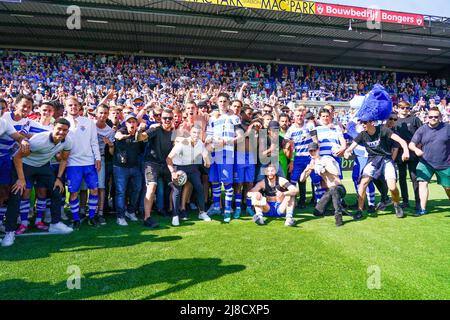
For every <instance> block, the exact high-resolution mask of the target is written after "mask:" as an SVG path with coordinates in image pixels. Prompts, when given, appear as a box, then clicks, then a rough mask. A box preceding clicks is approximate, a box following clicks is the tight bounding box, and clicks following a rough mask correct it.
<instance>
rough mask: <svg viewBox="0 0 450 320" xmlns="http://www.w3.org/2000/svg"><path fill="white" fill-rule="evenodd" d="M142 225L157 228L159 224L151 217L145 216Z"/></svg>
mask: <svg viewBox="0 0 450 320" xmlns="http://www.w3.org/2000/svg"><path fill="white" fill-rule="evenodd" d="M144 226H146V227H149V228H158V227H159V224H158V223H157V222H156V221H155V220H154V219H153V218H152V217H150V218H147V220H144Z"/></svg>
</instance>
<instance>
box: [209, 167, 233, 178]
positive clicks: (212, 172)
mask: <svg viewBox="0 0 450 320" xmlns="http://www.w3.org/2000/svg"><path fill="white" fill-rule="evenodd" d="M233 167H234V166H233V165H232V164H218V163H212V164H211V167H210V168H209V182H223V183H233Z"/></svg>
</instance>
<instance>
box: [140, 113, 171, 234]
mask: <svg viewBox="0 0 450 320" xmlns="http://www.w3.org/2000/svg"><path fill="white" fill-rule="evenodd" d="M161 120H162V122H161V124H155V125H151V126H150V128H149V129H148V130H147V131H142V129H144V128H145V127H144V125H143V126H141V127H140V129H139V137H138V139H139V140H140V141H144V140H145V141H147V149H146V150H147V152H146V154H145V158H144V161H145V163H144V176H145V184H146V185H147V190H146V193H145V199H144V225H145V226H148V227H153V226H152V223H147V222H151V221H152V220H151V219H150V214H151V211H152V207H153V202H154V200H155V192H156V187H157V182H158V178H160V177H161V178H162V179H163V181H164V185H165V186H167V185H168V184H169V183H170V182H171V181H172V178H171V174H170V171H169V168H168V167H167V163H166V159H167V156H168V155H169V153H170V151H171V150H172V147H173V140H174V137H175V135H174V134H173V133H174V132H173V112H172V110H171V109H164V111H163V112H162V114H161ZM167 199H168V198H167ZM167 207H168V206H167Z"/></svg>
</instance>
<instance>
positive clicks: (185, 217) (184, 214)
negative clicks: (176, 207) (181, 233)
mask: <svg viewBox="0 0 450 320" xmlns="http://www.w3.org/2000/svg"><path fill="white" fill-rule="evenodd" d="M180 219H181V220H183V221H186V220H189V218H188V214H187V211H186V210H180Z"/></svg>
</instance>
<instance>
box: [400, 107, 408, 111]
mask: <svg viewBox="0 0 450 320" xmlns="http://www.w3.org/2000/svg"><path fill="white" fill-rule="evenodd" d="M398 108H399V109H402V110H404V109H406V110H409V109H411V108H409V107H398Z"/></svg>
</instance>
